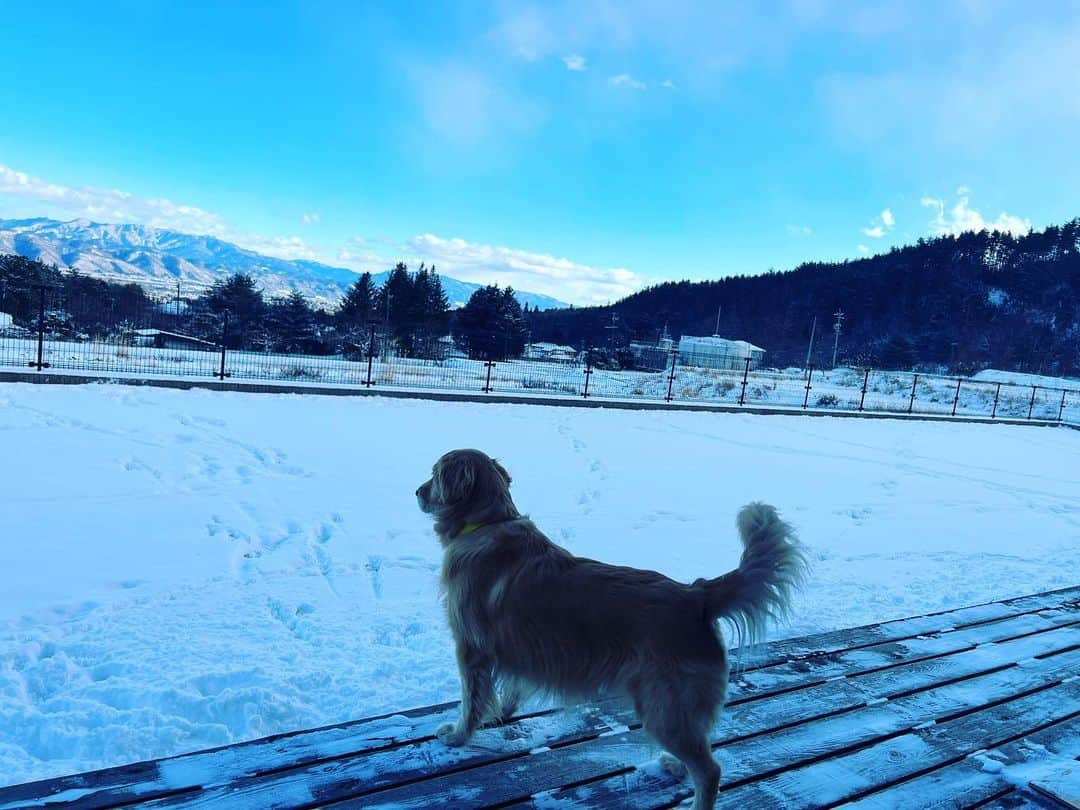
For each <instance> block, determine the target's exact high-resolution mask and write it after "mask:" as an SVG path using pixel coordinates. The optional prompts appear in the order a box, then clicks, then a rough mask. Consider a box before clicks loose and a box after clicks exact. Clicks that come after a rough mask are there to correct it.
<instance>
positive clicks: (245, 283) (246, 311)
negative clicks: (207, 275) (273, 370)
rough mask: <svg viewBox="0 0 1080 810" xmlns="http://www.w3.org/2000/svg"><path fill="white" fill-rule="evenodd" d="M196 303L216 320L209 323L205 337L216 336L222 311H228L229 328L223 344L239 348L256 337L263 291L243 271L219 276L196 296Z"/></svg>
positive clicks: (222, 316)
mask: <svg viewBox="0 0 1080 810" xmlns="http://www.w3.org/2000/svg"><path fill="white" fill-rule="evenodd" d="M196 307H197V309H198V310H200V311H203V312H209V313H210V314H212V315H214V316H215V320H216V323H206V322H205V321H204V324H205V325H206V326H208V327H209V330H208V334H207V335H206V337H208V338H210V339H212V340H217V339H219V337H220V332H219V330H220V326H219V325H218V324H220V323H221V321H222V319H223V318H224V316H225V313H228V319H229V320H228V331H227V334H226V339H225V345H226V346H228V347H229V348H232V349H238V348H242V347H244V346H247V345H250V344H251V343H253V342H254V341H255V339H256V338H257V336H258V332H259V330H260V329H261V327H262V319H263V317H264V315H265V314H266V303H265V301H263V296H262V291H261V290H259V289H258V287H256V286H255V279H254V278H252V277H251V276H250V275H247V274H246V273H235V274H234V275H231V276H229V277H228V278H226V279H219V280H218V281H215V282H214V284H213V285H212V286H211V287H210V289H209V290H207V291H206V292H205V293H204V294H203V295H202V296H200V297H199V298H198V299H197V300H196Z"/></svg>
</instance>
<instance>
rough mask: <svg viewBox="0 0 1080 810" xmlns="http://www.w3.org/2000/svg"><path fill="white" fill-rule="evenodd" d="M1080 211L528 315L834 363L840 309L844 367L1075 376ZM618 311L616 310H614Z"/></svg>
mask: <svg viewBox="0 0 1080 810" xmlns="http://www.w3.org/2000/svg"><path fill="white" fill-rule="evenodd" d="M1078 247H1080V219H1074V220H1072V221H1071V222H1069V223H1067V224H1065V225H1063V226H1051V227H1049V228H1047V229H1046V230H1044V231H1037V232H1032V233H1030V234H1028V235H1026V236H1022V237H1019V238H1017V237H1013V236H1011V235H1009V234H1003V233H997V232H979V233H964V234H961V235H960V236H944V237H941V238H936V239H931V240H923V239H920V240H919V241H918V243H916V244H915V245H911V246H908V247H901V248H894V249H893V250H891V251H889V252H888V253H886V254H883V255H880V256H875V257H872V258H867V259H859V260H856V261H845V262H839V263H819V262H814V263H808V264H803V265H801V266H800V267H798V268H796V269H795V270H791V271H788V272H769V273H766V274H764V275H761V276H754V277H736V278H726V279H723V280H720V281H707V282H697V283H691V282H688V281H682V282H673V283H666V284H661V285H658V286H655V287H651V288H649V289H646V290H643V291H641V292H639V293H636V294H635V295H631V296H629V297H628V298H626V299H623V300H622V301H620V302H618V303H616V304H614V305H612V306H608V307H592V308H587V309H563V310H547V311H543V312H533V313H531V314H530V316H529V326H530V329H531V332H532V339H533V340H546V341H552V342H555V343H563V344H570V345H573V346H575V347H581V346H601V347H618V346H619V345H625V343H626V342H627V341H628V340H631V339H633V340H646V341H652V340H655V339H656V338H657V336H658V335H659V333H660V331H661V330H662V329H663V327H664V326H665V325H667V327H668V329H669V330H670V332H671V334H672V336H674V337H676V338H677V337H679V336H680V335H684V334H688V335H711V334H713V333H714V331H716V324H717V309H718V308H719V310H720V323H719V330H718V331H719V334H720V335H721V336H722V337H726V338H731V339H741V340H748V341H750V342H751V343H754V344H757V345H759V346H761V347H762V348H764V349H766V351H767V354H766V362H767V364H769V365H771V366H780V365H788V364H797V365H801V364H802V363H803V362H804V361H805V359H806V352H807V345H808V342H809V339H810V330H811V323H812V319H813V318H814V317H815V316H816V317H817V331H816V338H815V342H814V347H815V348H814V354H813V357H812V358H811V362H813V363H815V364H817V365H823V364H825V365H827V364H828V363H829V362H831V359H832V344H833V334H832V323H833V320H834V319H833V313H835V312H837V311H838V310H843V312H844V319H843V330H842V334H841V338H840V351H839V356H838V361H839V362H840V363H852V364H860V365H861V364H865V365H874V366H879V367H888V368H911V367H919V366H946V367H948V368H949V369H950V370H951V371H960V372H966V371H973V370H977V369H980V368H984V367H987V366H994V367H996V368H1002V369H1008V370H1018V371H1028V372H1035V373H1044V374H1077V373H1078V372H1080V254H1078ZM613 315H614V320H613V317H612V316H613Z"/></svg>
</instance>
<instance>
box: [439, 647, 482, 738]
mask: <svg viewBox="0 0 1080 810" xmlns="http://www.w3.org/2000/svg"><path fill="white" fill-rule="evenodd" d="M457 659H458V670H459V671H460V673H461V717H460V718H459V719H458V721H457V723H446V724H444V725H442V726H440V727H439V729H438V731H436V732H435V733H436V735H437V736H438V738H439V739H440V740H442V741H443V742H444V743H446V744H447V745H451V746H459V745H464V744H465V743H466V742H467V741H468V739H469V737H471V736H472V733H473V732H474V731H476V729H477V728H478V727H479V726H480V724H481V723H482V722H483V720H484V718H485V717H489V716H490V715H491V712H492V709H493V708H494V706H495V680H494V677H493V675H492V671H491V659H490V658H488V657H487V655H485V654H484V653H483V651H481V650H479V649H477V648H476V647H472V646H469V645H466V644H458V648H457Z"/></svg>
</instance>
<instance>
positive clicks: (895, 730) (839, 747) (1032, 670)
mask: <svg viewBox="0 0 1080 810" xmlns="http://www.w3.org/2000/svg"><path fill="white" fill-rule="evenodd" d="M1078 668H1080V650H1073V651H1071V652H1066V653H1062V654H1060V655H1055V656H1052V657H1050V658H1045V659H1035V660H1033V661H1032V662H1030V664H1025V666H1022V667H1021V666H1014V667H1010V668H1009V669H1005V670H999V671H996V672H992V673H989V674H987V675H982V676H978V677H974V678H970V679H967V680H964V681H960V682H957V683H952V684H948V685H946V686H942V687H940V688H936V689H932V690H928V691H924V692H919V693H915V694H912V695H905V696H903V697H900V698H897V699H896V700H887V701H885V702H883V703H873V704H871V705H867V706H863V707H862V708H859V709H856V710H853V711H849V712H844V713H842V714H837V715H832V716H829V717H826V718H823V719H821V720H817V721H814V722H810V723H804V724H801V725H797V726H793V727H789V728H784V729H779V730H777V731H772V732H769V733H767V734H763V735H758V736H754V737H750V738H744V739H739V740H736V741H734V742H731V743H727V744H723V745H722V746H721V747H720V748H719V750H718V751H717V756H718V759H719V760H720V761H721V764H722V766H723V768H724V780H725V781H724V783H723V785H722V786H721V790H722V791H730V790H733V789H735V788H738V787H739V786H740V785H743V784H747V783H751V782H757V781H760V780H762V779H767V778H769V777H771V776H774V775H776V774H779V773H782V772H784V771H788V770H791V769H792V768H794V767H799V766H801V765H804V764H809V763H810V762H812V761H816V760H819V759H825V758H828V757H832V756H836V755H840V754H843V753H845V752H846V751H848V750H851V749H853V748H857V747H866V746H869V745H872V744H874V743H877V742H881V741H884V740H888V739H890V738H893V737H898V736H900V735H903V734H904V732H906V731H911V730H912V729H914V728H915V727H917V726H919V725H922V724H924V723H926V722H927V721H929V720H934V721H937V722H943V721H945V720H947V719H949V718H950V717H951V716H953V715H955V714H957V713H959V712H971V711H975V710H978V709H979V708H981V707H984V706H988V705H991V704H993V703H994V702H997V701H1009V700H1011V699H1013V698H1014V697H1015V696H1016V695H1020V694H1023V693H1024V692H1026V691H1029V690H1033V689H1043V688H1046V687H1048V686H1051V685H1053V684H1056V683H1057V682H1059V681H1060V680H1061V679H1062V678H1063V677H1067V676H1071V675H1072V674H1073V673H1075V672H1076V671H1078ZM1068 687H1069V689H1080V684H1078V683H1076V682H1074V683H1073V684H1070V685H1068ZM1077 700H1078V701H1080V697H1078V698H1077ZM1078 705H1080V702H1078ZM631 733H634V732H631ZM897 755H898V756H899V755H902V752H899V753H898V754H897ZM689 792H690V791H689V788H688V787H687V786H685V785H682V784H679V783H676V782H675V781H674V780H673V779H671V777H669V776H667V775H666V774H664V773H662V772H657V771H656V770H655V769H652V768H647V769H641V770H636V771H633V772H630V773H621V774H618V775H615V776H613V777H610V778H605V779H601V780H598V781H595V782H591V783H589V784H586V785H581V786H578V787H575V788H572V789H570V790H563V791H555V792H552V793H548V794H544V795H543V796H541V797H538V798H532V799H526V800H524V801H523V802H522V804H525V805H528V806H535V807H541V806H542V807H548V808H550V807H573V806H575V805H578V804H585V803H587V804H588V805H589V806H596V807H611V808H615V807H627V808H639V807H640V808H644V807H650V808H652V807H658V806H668V805H669V804H673V803H674V802H675V801H676V800H677V799H681V798H685V797H686V796H687V795H689ZM753 806H755V807H756V805H753Z"/></svg>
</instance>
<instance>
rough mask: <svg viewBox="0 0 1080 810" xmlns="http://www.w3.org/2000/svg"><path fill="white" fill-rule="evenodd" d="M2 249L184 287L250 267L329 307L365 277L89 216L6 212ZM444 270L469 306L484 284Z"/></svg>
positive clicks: (543, 300) (451, 290) (450, 288)
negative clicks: (54, 216)
mask: <svg viewBox="0 0 1080 810" xmlns="http://www.w3.org/2000/svg"><path fill="white" fill-rule="evenodd" d="M0 253H17V254H19V255H21V256H26V257H27V258H30V259H37V260H39V261H42V262H44V263H46V264H54V265H56V266H57V267H60V268H62V269H77V270H78V271H79V272H80V273H85V274H86V275H89V276H96V277H98V278H104V279H107V280H109V281H118V282H131V283H136V284H141V285H143V286H144V287H146V288H147V290H148V291H150V290H155V289H156V290H161V291H164V290H168V291H169V292H170V293H171V292H174V291H175V289H176V284H177V282H179V283H180V285H181V290H183V289H184V288H185V287H187V288H188V289H192V288H194V289H195V290H198V291H201V290H202V289H205V288H207V287H209V286H210V285H212V284H213V283H214V282H215V281H217V280H219V279H221V278H224V277H226V276H228V275H231V274H233V273H249V274H250V275H252V276H253V277H254V278H255V279H256V281H257V282H258V283H259V284H260V286H262V288H263V291H264V292H265V293H266V294H267V296H268V297H272V296H275V295H283V294H286V293H288V292H289V291H290V290H292V289H297V290H299V291H300V292H302V293H303V294H304V295H306V296H308V297H309V298H312V299H314V300H315V301H316V302H318V303H321V304H324V305H328V306H330V307H335V306H336V305H337V304H338V302H339V301H340V300H341V297H342V296H343V295H344V293H345V291H346V290H347V289H348V287H349V286H350V285H351V284H352V283H353V282H354V281H355V280H356V279H357V278H359V276H360V274H359V273H358V272H356V271H354V270H349V269H347V268H344V267H335V266H333V265H329V264H325V263H323V262H318V261H312V260H308V259H281V258H278V257H276V256H267V255H265V254H262V253H259V252H257V251H254V250H250V249H248V248H243V247H240V246H239V245H236V244H234V243H232V242H229V241H227V240H225V239H221V238H219V237H216V236H210V235H199V234H189V233H184V232H182V231H174V230H170V229H167V228H154V227H150V226H145V225H135V224H132V223H106V222H95V221H93V220H89V219H73V220H66V221H63V220H56V219H51V218H49V217H30V218H26V219H0ZM389 272H390V271H389V269H387V270H386V271H384V272H382V273H373V274H372V279H373V281H374V282H375V283H376V284H380V283H381V282H382V281H383V280H384V279H385V278H386V276H387V275H388V274H389ZM440 277H441V279H442V283H443V290H444V291H445V292H446V295H447V298H448V299H449V300H450V303H451V306H462V305H464V304H465V302H466V301H468V299H469V296H470V295H472V293H473V291H475V290H477V289H479V288H480V287H482V286H484V285H482V284H474V283H472V282H468V281H461V280H459V279H455V278H453V277H451V276H447V275H443V274H440ZM515 293H516V294H517V298H518V300H519V301H520V302H521V304H522V305H525V304H526V303H527V304H529V306H530V307H533V308H539V309H551V308H558V307H566V306H567V304H566V303H565V302H562V301H559V300H557V299H555V298H552V297H551V296H546V295H542V294H539V293H531V292H528V291H524V290H515Z"/></svg>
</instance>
